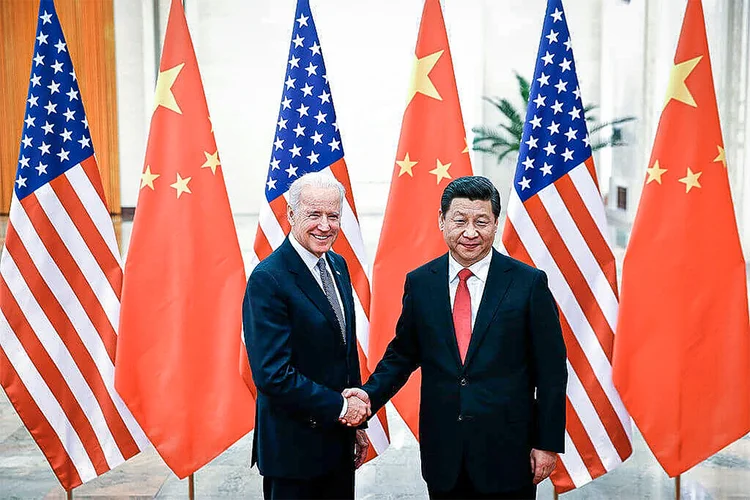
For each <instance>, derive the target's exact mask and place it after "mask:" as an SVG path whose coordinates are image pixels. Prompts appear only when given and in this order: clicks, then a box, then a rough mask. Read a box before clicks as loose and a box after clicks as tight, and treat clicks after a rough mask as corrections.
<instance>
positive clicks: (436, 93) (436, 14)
mask: <svg viewBox="0 0 750 500" xmlns="http://www.w3.org/2000/svg"><path fill="white" fill-rule="evenodd" d="M465 175H472V170H471V161H470V160H469V148H468V147H467V145H466V132H465V131H464V122H463V117H462V116H461V105H460V103H459V101H458V90H457V88H456V79H455V76H454V73H453V61H452V59H451V53H450V47H449V46H448V36H447V33H446V31H445V22H444V21H443V13H442V10H441V7H440V1H439V0H426V1H425V4H424V10H423V11H422V22H421V24H420V26H419V35H418V37H417V48H416V50H415V57H414V69H413V73H412V81H411V85H410V87H409V93H408V96H407V104H406V111H404V120H403V123H402V124H401V138H400V139H399V143H398V152H397V154H396V166H395V168H394V170H393V177H392V179H391V191H390V194H389V195H388V204H387V205H386V209H385V217H384V220H383V229H382V231H381V233H380V240H379V242H378V250H377V253H376V255H375V263H374V266H373V275H372V301H371V315H370V318H371V321H372V322H371V324H370V346H369V348H370V353H371V355H370V357H369V360H370V369H374V368H375V366H376V365H377V361H379V360H380V359H381V358H382V357H383V353H384V352H385V349H386V347H387V346H388V343H389V342H390V341H391V339H393V336H394V333H395V328H396V321H397V320H398V316H399V314H400V313H401V296H402V294H403V291H404V281H405V279H406V273H408V272H409V271H411V270H412V269H414V268H416V267H419V266H421V265H422V264H424V263H425V262H428V261H429V260H431V259H434V258H435V257H438V256H439V255H441V254H444V253H445V252H446V251H447V248H446V246H445V242H444V241H443V235H442V233H441V232H440V231H439V229H438V210H439V208H440V196H441V195H442V193H443V189H445V186H446V185H447V184H448V183H449V182H450V181H451V179H455V178H457V177H462V176H465ZM446 279H447V278H446ZM420 383H421V376H420V373H419V372H417V373H415V374H414V375H412V377H411V379H410V380H409V382H408V383H407V384H406V386H404V388H403V389H402V390H401V391H400V392H399V393H398V394H397V395H396V397H394V398H393V404H394V405H395V406H396V409H397V410H398V411H399V413H400V414H401V417H402V418H403V419H404V421H405V422H406V423H407V425H408V426H409V428H410V429H411V431H412V432H413V433H414V435H415V436H418V435H419V432H418V429H419V424H418V416H419V387H420Z"/></svg>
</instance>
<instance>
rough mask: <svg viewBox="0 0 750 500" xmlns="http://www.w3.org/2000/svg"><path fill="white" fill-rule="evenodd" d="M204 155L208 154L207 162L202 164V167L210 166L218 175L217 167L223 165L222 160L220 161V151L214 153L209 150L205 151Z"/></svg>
mask: <svg viewBox="0 0 750 500" xmlns="http://www.w3.org/2000/svg"><path fill="white" fill-rule="evenodd" d="M203 154H204V155H206V163H204V164H203V165H201V168H206V167H208V168H210V169H211V172H213V173H214V175H216V167H218V166H219V165H221V161H219V152H218V151H217V152H215V153H214V154H209V153H208V151H204V152H203Z"/></svg>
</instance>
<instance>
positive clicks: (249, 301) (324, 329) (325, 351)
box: [242, 239, 361, 479]
mask: <svg viewBox="0 0 750 500" xmlns="http://www.w3.org/2000/svg"><path fill="white" fill-rule="evenodd" d="M326 256H327V260H328V263H329V266H330V269H331V271H332V274H333V276H334V279H335V280H336V286H337V287H338V289H339V292H340V295H341V299H342V302H343V304H342V305H343V312H344V315H345V319H346V339H347V342H346V344H344V342H343V340H342V338H341V330H340V328H339V325H338V322H337V320H336V315H335V313H334V312H333V309H332V308H331V305H330V304H329V303H328V299H327V298H326V296H325V293H323V290H322V289H321V287H320V285H318V283H317V282H316V281H315V278H313V276H312V274H311V273H310V270H309V269H308V268H307V267H306V266H305V264H304V262H303V261H302V258H301V257H300V256H299V254H298V253H297V252H296V251H295V249H294V247H292V245H291V243H290V242H289V240H288V239H286V240H285V241H284V243H283V244H282V245H281V246H280V247H279V248H278V249H276V250H275V251H274V252H273V253H272V254H271V255H269V256H268V257H267V258H266V259H264V260H263V261H262V262H261V263H260V264H258V266H257V267H256V268H255V269H254V270H253V272H252V274H251V275H250V278H249V280H248V283H247V290H246V293H245V299H244V302H243V307H242V321H243V327H244V332H245V344H246V346H247V352H248V355H249V358H250V368H251V369H252V374H253V380H254V381H255V385H256V386H257V388H258V398H257V403H256V404H257V411H256V421H255V433H254V435H253V462H252V463H253V464H255V463H256V462H257V463H258V469H259V470H260V473H261V474H263V475H265V476H271V477H279V478H299V479H306V478H312V477H315V476H320V475H323V474H327V473H328V472H331V471H332V470H333V469H334V468H335V467H340V466H341V464H342V461H344V462H343V463H351V464H352V470H353V467H354V466H353V463H354V462H353V460H354V459H353V450H354V430H353V429H350V428H347V427H345V426H343V425H341V424H340V423H338V417H339V414H340V413H341V408H342V406H343V403H344V400H343V397H342V396H341V391H343V390H344V389H345V388H347V387H351V386H357V385H359V384H361V379H360V374H359V360H358V357H357V341H356V335H355V316H354V300H353V298H352V285H351V281H350V279H349V271H348V269H347V267H346V262H345V261H344V258H343V257H341V256H340V255H338V254H335V253H333V252H328V253H327V254H326ZM350 458H351V460H349V459H350Z"/></svg>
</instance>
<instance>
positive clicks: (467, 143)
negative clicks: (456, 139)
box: [461, 137, 469, 153]
mask: <svg viewBox="0 0 750 500" xmlns="http://www.w3.org/2000/svg"><path fill="white" fill-rule="evenodd" d="M464 144H466V147H465V148H464V150H463V151H461V152H462V153H468V152H469V141H468V140H467V139H466V137H464Z"/></svg>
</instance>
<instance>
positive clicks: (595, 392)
mask: <svg viewBox="0 0 750 500" xmlns="http://www.w3.org/2000/svg"><path fill="white" fill-rule="evenodd" d="M560 325H561V326H562V331H563V338H564V339H565V347H566V348H567V351H568V360H569V361H570V364H571V365H572V366H573V369H574V370H575V372H576V375H577V376H578V378H579V379H580V381H581V384H583V387H584V388H585V389H586V394H588V396H589V399H590V400H591V403H592V404H593V405H594V408H595V409H596V413H597V415H598V417H599V419H600V420H601V422H602V425H604V428H605V429H606V431H607V434H608V435H609V437H610V439H611V440H612V444H614V446H615V449H616V450H617V454H618V455H619V456H620V459H621V460H623V461H624V460H625V459H626V458H628V457H629V456H630V454H631V452H632V451H633V450H632V446H631V444H630V439H629V438H628V435H627V432H626V431H625V428H624V427H623V426H622V422H621V421H620V419H619V417H618V416H617V412H615V409H614V407H613V406H612V401H610V399H609V398H608V397H607V393H605V392H604V389H603V388H602V386H601V384H600V383H599V379H598V378H597V377H596V374H595V373H594V370H593V368H592V367H591V364H590V363H589V360H588V358H587V357H586V353H585V352H584V351H583V349H582V348H581V345H580V343H579V342H578V339H577V338H576V336H575V335H574V334H573V331H572V330H571V328H570V324H569V323H568V321H567V319H566V318H565V316H564V315H562V314H561V315H560ZM594 477H595V476H594Z"/></svg>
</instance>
